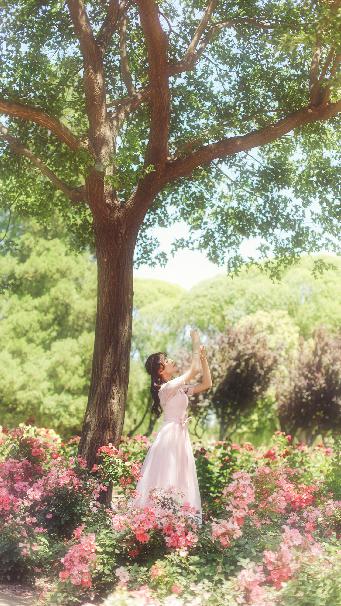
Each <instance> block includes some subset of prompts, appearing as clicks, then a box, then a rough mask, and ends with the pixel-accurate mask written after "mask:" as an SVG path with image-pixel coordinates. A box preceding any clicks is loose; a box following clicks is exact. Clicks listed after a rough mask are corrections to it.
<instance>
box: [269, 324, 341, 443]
mask: <svg viewBox="0 0 341 606" xmlns="http://www.w3.org/2000/svg"><path fill="white" fill-rule="evenodd" d="M278 401H279V407H278V413H279V420H280V424H281V428H282V429H283V430H284V431H286V432H287V433H290V434H292V435H293V436H294V435H295V434H296V433H297V432H298V431H303V432H305V434H306V439H307V442H308V443H309V444H312V442H313V441H314V440H315V438H316V437H317V436H318V435H321V436H322V437H324V436H325V435H326V434H327V433H328V432H333V433H335V434H338V433H339V432H340V430H341V336H340V334H339V335H330V334H328V332H327V331H326V330H325V329H323V328H320V329H318V330H316V331H315V334H314V338H313V339H312V342H311V341H306V342H305V341H303V340H302V342H301V347H300V352H299V357H298V362H297V364H296V365H295V367H294V368H293V369H292V372H291V377H290V384H289V386H288V388H287V389H286V390H283V389H282V390H281V391H280V392H279V398H278Z"/></svg>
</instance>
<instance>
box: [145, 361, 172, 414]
mask: <svg viewBox="0 0 341 606" xmlns="http://www.w3.org/2000/svg"><path fill="white" fill-rule="evenodd" d="M166 358H167V354H166V353H164V352H163V351H158V352H157V353H153V354H151V355H150V356H148V358H147V360H146V362H145V365H144V366H145V369H146V371H147V373H148V374H149V375H150V393H151V394H152V398H153V404H152V409H151V410H152V413H154V414H155V415H156V417H157V418H158V417H159V416H160V415H161V413H162V408H161V405H160V398H159V389H160V387H161V385H162V383H165V381H164V379H163V378H162V377H160V375H159V372H160V370H163V369H164V367H165V360H166Z"/></svg>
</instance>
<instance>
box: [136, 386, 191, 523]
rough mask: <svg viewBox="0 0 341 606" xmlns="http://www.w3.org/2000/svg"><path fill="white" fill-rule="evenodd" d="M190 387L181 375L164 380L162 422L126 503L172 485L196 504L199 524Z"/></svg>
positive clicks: (184, 499) (141, 502) (140, 503)
mask: <svg viewBox="0 0 341 606" xmlns="http://www.w3.org/2000/svg"><path fill="white" fill-rule="evenodd" d="M187 394H188V395H189V396H191V395H193V387H192V386H191V385H188V384H186V382H185V376H184V375H180V376H178V377H175V378H174V379H170V380H169V381H167V382H166V383H163V384H162V385H161V387H160V389H159V398H160V405H161V408H162V411H163V413H162V421H163V422H162V425H161V427H160V429H159V431H158V433H157V435H156V438H155V440H154V442H153V444H152V445H151V446H150V448H149V450H148V452H147V454H146V457H145V460H144V462H143V465H142V467H141V474H142V477H140V479H139V480H138V482H137V485H136V489H135V492H136V496H134V497H133V498H132V499H130V501H129V503H128V506H133V507H143V506H144V505H146V504H147V503H148V495H149V491H150V490H151V489H152V488H163V489H165V488H170V487H175V488H176V489H178V490H180V491H181V492H182V493H183V497H181V498H182V503H185V502H188V503H189V504H190V505H191V506H192V507H195V509H196V511H197V513H196V514H195V515H196V519H197V521H198V523H199V524H200V525H201V524H202V507H201V498H200V492H199V485H198V478H197V471H196V467H195V459H194V455H193V450H192V444H191V441H190V437H189V433H188V428H187V422H188V419H189V418H191V417H188V416H187V412H186V411H187V407H188V395H187Z"/></svg>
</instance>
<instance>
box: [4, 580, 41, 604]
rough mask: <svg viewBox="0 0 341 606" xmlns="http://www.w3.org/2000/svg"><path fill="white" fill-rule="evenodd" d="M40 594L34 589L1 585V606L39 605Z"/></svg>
mask: <svg viewBox="0 0 341 606" xmlns="http://www.w3.org/2000/svg"><path fill="white" fill-rule="evenodd" d="M38 605H39V594H38V592H37V591H36V590H34V589H25V588H22V587H17V586H15V585H14V586H11V585H0V606H38Z"/></svg>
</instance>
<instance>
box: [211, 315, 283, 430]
mask: <svg viewBox="0 0 341 606" xmlns="http://www.w3.org/2000/svg"><path fill="white" fill-rule="evenodd" d="M211 357H212V359H210V369H211V376H212V383H213V391H212V395H211V396H210V398H211V401H212V405H213V407H214V410H215V413H216V415H217V418H218V420H219V423H220V439H223V438H224V437H225V434H226V430H227V429H228V427H229V426H231V425H232V424H235V425H237V424H238V419H239V418H240V415H242V414H244V415H245V414H246V413H247V412H249V411H250V409H251V408H252V407H253V406H254V405H255V404H256V402H257V400H259V399H260V398H261V397H262V396H263V394H264V393H265V392H266V390H267V388H268V386H269V383H270V379H271V374H272V372H273V370H274V368H275V365H276V361H277V358H276V355H275V354H274V353H273V352H272V351H271V350H270V349H269V347H268V344H267V339H266V337H265V336H264V335H261V334H259V333H257V331H256V330H255V328H254V327H253V326H252V325H249V326H245V327H243V328H239V329H238V328H232V327H229V328H227V329H226V331H225V333H224V334H222V335H219V336H218V337H216V338H215V340H214V341H213V342H212V343H211Z"/></svg>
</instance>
